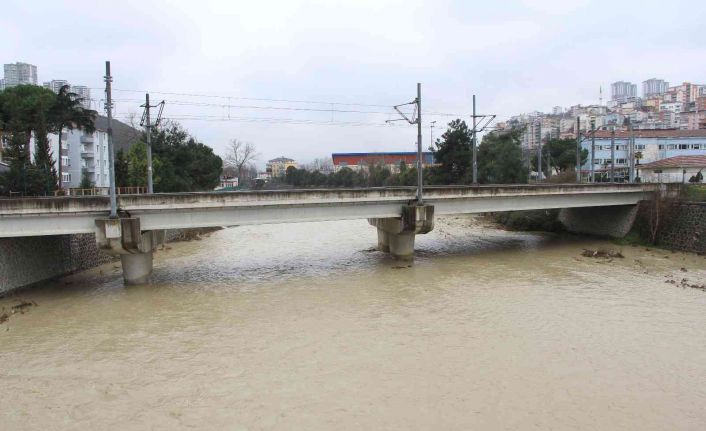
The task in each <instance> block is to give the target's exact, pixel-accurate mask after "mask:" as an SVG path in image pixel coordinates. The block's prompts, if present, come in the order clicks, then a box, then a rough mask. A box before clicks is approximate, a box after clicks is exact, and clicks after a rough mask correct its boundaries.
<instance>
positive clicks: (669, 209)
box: [484, 200, 706, 255]
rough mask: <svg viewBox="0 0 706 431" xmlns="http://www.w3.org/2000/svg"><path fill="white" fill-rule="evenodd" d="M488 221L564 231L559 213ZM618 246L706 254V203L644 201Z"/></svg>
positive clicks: (503, 215)
mask: <svg viewBox="0 0 706 431" xmlns="http://www.w3.org/2000/svg"><path fill="white" fill-rule="evenodd" d="M484 217H485V218H486V219H487V220H490V221H492V222H494V223H497V224H498V225H499V226H501V227H502V228H504V229H508V230H511V231H518V232H522V231H525V232H533V231H535V232H555V233H557V232H564V231H565V229H564V227H563V226H562V224H561V222H560V221H559V210H538V211H508V212H497V213H489V214H486V215H485V216H484ZM613 241H614V243H616V244H618V245H637V246H651V247H660V248H664V249H668V250H679V251H686V252H691V253H696V254H699V255H702V254H706V202H692V201H684V200H660V201H657V202H642V203H641V204H640V205H639V208H638V212H637V217H636V219H635V223H634V224H633V227H632V229H631V230H630V232H628V234H627V235H626V236H625V237H624V238H618V239H614V240H613Z"/></svg>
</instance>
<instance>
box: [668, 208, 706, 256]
mask: <svg viewBox="0 0 706 431" xmlns="http://www.w3.org/2000/svg"><path fill="white" fill-rule="evenodd" d="M657 243H658V244H659V245H661V246H663V247H667V248H671V249H675V250H683V251H691V252H695V253H706V202H679V203H675V204H674V206H673V207H672V209H671V211H670V214H669V216H668V220H667V221H666V224H665V225H664V228H663V229H661V232H660V233H659V234H658V236H657Z"/></svg>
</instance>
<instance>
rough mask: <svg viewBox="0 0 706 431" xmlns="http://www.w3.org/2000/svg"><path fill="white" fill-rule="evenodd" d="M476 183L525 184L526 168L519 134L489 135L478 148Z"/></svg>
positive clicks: (513, 132) (516, 132)
mask: <svg viewBox="0 0 706 431" xmlns="http://www.w3.org/2000/svg"><path fill="white" fill-rule="evenodd" d="M478 181H479V182H480V183H482V184H517V183H526V182H527V167H526V166H525V164H524V163H523V162H522V148H521V147H520V140H519V132H518V131H512V132H506V133H491V134H488V135H485V136H484V137H483V142H481V144H480V146H479V147H478Z"/></svg>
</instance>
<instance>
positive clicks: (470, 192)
mask: <svg viewBox="0 0 706 431" xmlns="http://www.w3.org/2000/svg"><path fill="white" fill-rule="evenodd" d="M657 190H658V186H657V185H654V184H562V185H502V186H497V185H494V186H431V187H426V188H425V190H424V203H423V204H422V205H419V204H418V203H417V202H416V188H414V187H393V188H367V189H307V190H279V191H248V192H204V193H166V194H150V195H121V196H119V197H118V208H119V211H118V215H119V218H115V219H111V218H109V217H108V216H109V214H110V201H109V198H108V197H106V196H86V197H57V198H22V199H4V200H0V238H2V237H24V236H41V235H65V234H78V233H95V235H96V241H97V243H98V246H99V248H101V249H103V250H105V251H107V252H109V253H112V254H116V255H120V257H121V260H122V266H123V275H124V279H125V282H126V283H128V284H132V283H142V282H145V281H146V280H148V279H149V276H150V275H151V272H152V254H153V251H154V249H155V248H156V247H157V246H158V245H159V244H160V243H161V242H162V240H163V235H164V230H165V229H181V228H195V227H211V226H232V225H245V224H268V223H300V222H310V221H323V220H346V219H367V220H368V222H369V223H370V224H371V225H373V226H375V227H376V228H377V236H378V246H379V248H380V249H382V250H384V251H387V252H390V253H391V254H392V255H394V256H395V257H397V258H400V259H411V258H412V257H413V253H414V238H415V235H416V234H424V233H427V232H429V231H431V230H432V229H433V226H434V216H435V215H444V214H469V213H485V212H496V211H518V210H536V209H557V208H559V209H562V211H561V213H560V220H561V221H562V223H564V225H565V226H567V228H568V229H569V230H572V231H576V232H583V233H592V234H600V235H610V236H622V235H625V233H627V231H628V230H629V228H630V226H631V225H632V221H633V220H634V218H635V213H636V204H637V203H638V202H640V201H642V200H647V199H650V198H651V197H652V195H653V194H654V192H656V191H657Z"/></svg>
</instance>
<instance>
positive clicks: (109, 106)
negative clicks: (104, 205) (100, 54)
mask: <svg viewBox="0 0 706 431" xmlns="http://www.w3.org/2000/svg"><path fill="white" fill-rule="evenodd" d="M104 78H105V110H106V113H107V114H108V130H107V132H108V174H109V176H110V218H117V217H118V202H117V198H116V196H115V154H114V153H115V151H114V148H113V97H112V89H111V85H112V82H113V77H112V76H111V75H110V61H106V62H105V77H104Z"/></svg>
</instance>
